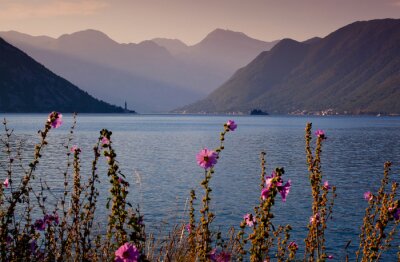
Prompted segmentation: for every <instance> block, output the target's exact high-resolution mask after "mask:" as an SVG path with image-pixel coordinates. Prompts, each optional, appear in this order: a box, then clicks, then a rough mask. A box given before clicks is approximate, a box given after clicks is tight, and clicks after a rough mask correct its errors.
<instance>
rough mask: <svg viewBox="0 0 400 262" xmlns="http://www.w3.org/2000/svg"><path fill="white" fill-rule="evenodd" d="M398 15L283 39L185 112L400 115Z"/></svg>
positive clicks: (185, 109)
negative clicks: (317, 35) (297, 38)
mask: <svg viewBox="0 0 400 262" xmlns="http://www.w3.org/2000/svg"><path fill="white" fill-rule="evenodd" d="M399 83H400V19H397V20H396V19H382V20H372V21H365V22H355V23H352V24H350V25H347V26H345V27H343V28H341V29H339V30H337V31H335V32H333V33H331V34H329V35H328V36H326V37H324V38H323V39H313V40H312V41H306V42H303V43H300V42H296V41H294V40H290V39H285V40H282V41H281V42H279V43H278V44H277V45H276V46H275V47H274V48H272V49H271V50H270V51H268V52H263V53H261V54H260V55H259V56H258V57H257V58H256V59H254V60H253V61H252V62H251V63H250V64H249V65H247V66H246V67H244V68H241V69H240V70H238V71H237V72H236V73H235V74H234V75H233V76H232V77H231V78H230V79H229V80H228V81H227V82H225V83H224V84H223V85H222V86H221V87H219V88H218V89H217V90H215V91H214V92H213V93H211V94H210V95H209V96H208V97H207V98H206V99H204V100H202V101H200V102H197V103H195V104H193V105H190V106H187V107H185V108H183V109H181V110H182V111H186V112H238V111H241V112H248V111H249V110H251V109H254V108H258V109H261V110H263V111H268V112H270V113H290V112H296V111H297V112H300V111H303V110H306V111H314V112H315V111H321V110H326V109H330V108H331V109H333V110H334V111H337V112H339V113H353V114H358V113H400V85H399Z"/></svg>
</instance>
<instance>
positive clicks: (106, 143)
mask: <svg viewBox="0 0 400 262" xmlns="http://www.w3.org/2000/svg"><path fill="white" fill-rule="evenodd" d="M101 143H102V144H103V145H109V144H110V140H109V139H108V138H107V137H105V136H104V137H103V138H102V139H101Z"/></svg>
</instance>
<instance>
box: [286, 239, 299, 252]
mask: <svg viewBox="0 0 400 262" xmlns="http://www.w3.org/2000/svg"><path fill="white" fill-rule="evenodd" d="M288 248H289V249H293V250H297V249H298V248H299V246H298V245H297V243H296V242H295V241H292V242H290V244H289V246H288Z"/></svg>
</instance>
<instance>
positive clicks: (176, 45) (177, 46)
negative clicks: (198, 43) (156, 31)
mask: <svg viewBox="0 0 400 262" xmlns="http://www.w3.org/2000/svg"><path fill="white" fill-rule="evenodd" d="M151 41H153V42H154V43H156V44H157V45H159V46H162V47H165V48H166V49H167V50H168V52H170V53H171V54H172V55H178V54H182V53H186V52H188V51H189V46H188V45H186V44H185V43H184V42H182V41H181V40H179V39H169V38H154V39H151Z"/></svg>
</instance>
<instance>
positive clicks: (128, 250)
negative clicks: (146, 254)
mask: <svg viewBox="0 0 400 262" xmlns="http://www.w3.org/2000/svg"><path fill="white" fill-rule="evenodd" d="M139 257H140V253H139V250H138V249H137V248H136V246H135V245H133V244H131V243H129V242H126V243H125V244H123V245H122V246H120V247H119V248H118V250H117V251H115V261H117V262H137V261H139Z"/></svg>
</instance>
